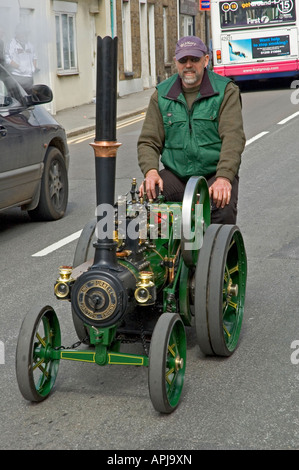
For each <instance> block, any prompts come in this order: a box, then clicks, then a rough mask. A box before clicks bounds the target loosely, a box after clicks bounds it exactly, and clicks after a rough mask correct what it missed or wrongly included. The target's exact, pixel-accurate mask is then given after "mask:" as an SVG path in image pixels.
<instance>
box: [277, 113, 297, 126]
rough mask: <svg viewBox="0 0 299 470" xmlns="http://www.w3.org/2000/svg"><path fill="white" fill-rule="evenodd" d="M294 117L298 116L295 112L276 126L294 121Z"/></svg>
mask: <svg viewBox="0 0 299 470" xmlns="http://www.w3.org/2000/svg"><path fill="white" fill-rule="evenodd" d="M296 116H299V111H297V112H296V113H294V114H291V115H290V116H288V117H286V118H285V119H283V120H282V121H279V122H278V123H277V124H285V123H286V122H288V121H290V120H291V119H294V118H295V117H296Z"/></svg>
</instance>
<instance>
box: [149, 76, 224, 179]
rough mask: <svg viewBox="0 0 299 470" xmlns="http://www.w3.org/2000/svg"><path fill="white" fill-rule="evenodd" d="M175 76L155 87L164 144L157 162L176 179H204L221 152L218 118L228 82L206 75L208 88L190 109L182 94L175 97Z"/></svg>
mask: <svg viewBox="0 0 299 470" xmlns="http://www.w3.org/2000/svg"><path fill="white" fill-rule="evenodd" d="M177 77H178V75H174V76H173V77H171V78H169V79H168V80H165V81H164V82H162V83H161V84H159V85H158V86H157V89H158V104H159V108H160V111H161V114H162V116H163V122H164V129H165V144H164V149H163V152H162V158H161V161H162V163H163V164H164V166H165V167H167V168H169V169H170V170H171V171H173V173H175V174H176V175H177V176H179V177H181V178H183V179H186V180H187V179H188V178H189V177H190V176H192V175H197V176H207V175H210V174H213V173H215V172H216V167H217V164H218V161H219V154H220V150H221V139H220V136H219V133H218V115H219V109H220V106H221V103H222V101H223V97H224V92H225V88H226V86H227V84H228V83H229V81H230V80H229V79H227V78H224V77H221V76H220V75H216V74H214V73H213V72H208V78H209V81H210V84H211V88H210V91H209V93H208V94H206V95H202V94H201V93H200V92H199V93H198V97H197V99H196V100H195V101H194V103H193V105H192V107H191V109H188V106H187V102H186V100H185V97H184V95H183V93H182V92H180V93H179V94H177V96H176V95H175V93H174V92H173V90H174V88H176V82H177Z"/></svg>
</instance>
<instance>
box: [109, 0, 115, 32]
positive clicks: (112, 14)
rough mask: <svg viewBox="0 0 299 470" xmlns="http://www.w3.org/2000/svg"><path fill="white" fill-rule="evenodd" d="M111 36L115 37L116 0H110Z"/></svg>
mask: <svg viewBox="0 0 299 470" xmlns="http://www.w3.org/2000/svg"><path fill="white" fill-rule="evenodd" d="M110 20H111V37H112V38H114V0H110Z"/></svg>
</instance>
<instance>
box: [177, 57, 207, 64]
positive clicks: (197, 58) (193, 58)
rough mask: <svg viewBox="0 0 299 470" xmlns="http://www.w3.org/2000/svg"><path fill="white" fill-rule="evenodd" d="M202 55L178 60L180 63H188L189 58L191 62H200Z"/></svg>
mask: <svg viewBox="0 0 299 470" xmlns="http://www.w3.org/2000/svg"><path fill="white" fill-rule="evenodd" d="M200 59H201V57H182V58H181V59H179V60H178V62H179V63H180V64H186V63H187V62H188V60H190V61H191V62H199V61H200Z"/></svg>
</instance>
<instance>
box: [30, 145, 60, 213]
mask: <svg viewBox="0 0 299 470" xmlns="http://www.w3.org/2000/svg"><path fill="white" fill-rule="evenodd" d="M67 201H68V176H67V169H66V166H65V161H64V158H63V155H62V153H61V152H60V150H58V149H57V148H56V147H49V148H48V151H47V153H46V157H45V166H44V172H43V176H42V181H41V190H40V198H39V203H38V206H37V207H36V208H35V209H33V210H31V211H28V213H29V215H30V217H31V218H32V219H33V220H57V219H61V217H63V216H64V213H65V210H66V206H67Z"/></svg>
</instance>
